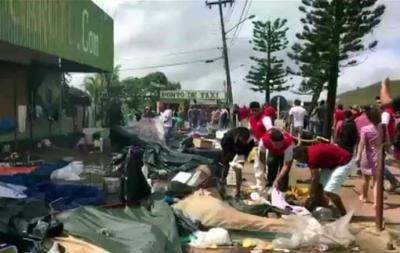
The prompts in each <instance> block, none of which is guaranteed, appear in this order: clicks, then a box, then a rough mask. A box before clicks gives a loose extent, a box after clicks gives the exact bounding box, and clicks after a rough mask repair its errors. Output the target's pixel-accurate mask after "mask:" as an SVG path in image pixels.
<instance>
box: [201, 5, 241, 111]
mask: <svg viewBox="0 0 400 253" xmlns="http://www.w3.org/2000/svg"><path fill="white" fill-rule="evenodd" d="M234 1H235V0H217V1H215V2H208V1H206V5H207V6H208V7H209V8H210V9H211V7H212V6H213V5H218V7H219V16H220V19H221V33H222V51H223V52H222V54H223V57H224V63H225V74H226V89H227V93H228V104H229V105H232V103H233V95H232V82H231V73H230V69H229V58H228V47H227V46H226V33H225V24H224V14H223V11H222V5H224V6H226V4H230V5H231V6H232V4H233V2H234Z"/></svg>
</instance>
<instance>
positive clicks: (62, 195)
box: [27, 182, 105, 210]
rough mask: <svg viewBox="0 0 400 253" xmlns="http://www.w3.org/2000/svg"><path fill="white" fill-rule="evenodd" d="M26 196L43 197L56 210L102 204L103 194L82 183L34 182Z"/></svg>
mask: <svg viewBox="0 0 400 253" xmlns="http://www.w3.org/2000/svg"><path fill="white" fill-rule="evenodd" d="M27 195H28V197H33V198H39V199H44V200H45V201H46V202H47V203H52V204H51V206H52V207H53V208H54V209H56V210H67V209H72V208H77V207H81V206H96V205H102V204H104V202H105V201H104V194H103V192H102V191H100V190H99V189H97V188H95V187H92V186H84V185H57V184H53V183H49V182H45V183H39V184H36V185H35V186H34V187H31V188H29V189H28V191H27Z"/></svg>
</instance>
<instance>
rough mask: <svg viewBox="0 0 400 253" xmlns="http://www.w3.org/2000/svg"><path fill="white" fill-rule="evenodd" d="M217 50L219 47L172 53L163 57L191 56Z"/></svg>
mask: <svg viewBox="0 0 400 253" xmlns="http://www.w3.org/2000/svg"><path fill="white" fill-rule="evenodd" d="M219 49H220V48H219V47H210V48H203V49H195V50H188V51H180V52H174V53H169V54H165V55H164V56H173V55H182V54H191V53H197V52H206V51H212V50H219Z"/></svg>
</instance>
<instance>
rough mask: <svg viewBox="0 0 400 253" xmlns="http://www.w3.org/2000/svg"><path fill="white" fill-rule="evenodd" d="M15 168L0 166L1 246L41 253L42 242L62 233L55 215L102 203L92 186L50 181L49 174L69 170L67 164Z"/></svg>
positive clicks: (62, 162)
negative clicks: (6, 245) (55, 213)
mask: <svg viewBox="0 0 400 253" xmlns="http://www.w3.org/2000/svg"><path fill="white" fill-rule="evenodd" d="M17 165H21V164H15V163H14V164H6V163H2V164H1V166H0V168H1V169H0V171H1V172H0V204H1V206H2V208H1V212H2V213H1V217H2V218H1V221H0V223H1V224H0V244H3V243H5V244H9V245H14V246H16V248H17V249H18V251H20V252H31V251H32V252H33V250H36V251H38V252H41V251H39V250H40V249H41V247H42V244H41V242H43V241H44V240H45V239H46V238H49V237H54V236H56V235H59V234H60V233H61V232H62V231H63V229H62V224H61V223H60V222H58V221H56V220H55V219H54V217H53V215H52V214H53V213H54V212H60V211H63V210H68V209H72V208H77V207H80V206H88V205H101V204H104V195H103V193H102V191H101V190H99V189H97V188H95V187H92V186H85V185H74V184H57V183H54V182H52V174H53V173H55V172H57V171H63V170H65V169H68V167H69V166H70V162H67V161H62V160H60V161H55V162H45V163H41V164H39V163H35V164H32V163H30V164H28V165H26V164H23V165H24V166H22V167H21V166H17ZM46 252H47V251H46Z"/></svg>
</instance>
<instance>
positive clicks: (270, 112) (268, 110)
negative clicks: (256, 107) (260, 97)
mask: <svg viewBox="0 0 400 253" xmlns="http://www.w3.org/2000/svg"><path fill="white" fill-rule="evenodd" d="M264 115H265V116H268V117H270V118H271V120H272V123H274V122H275V120H276V118H277V112H276V110H275V108H274V107H273V106H272V105H270V104H269V103H265V104H264Z"/></svg>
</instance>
